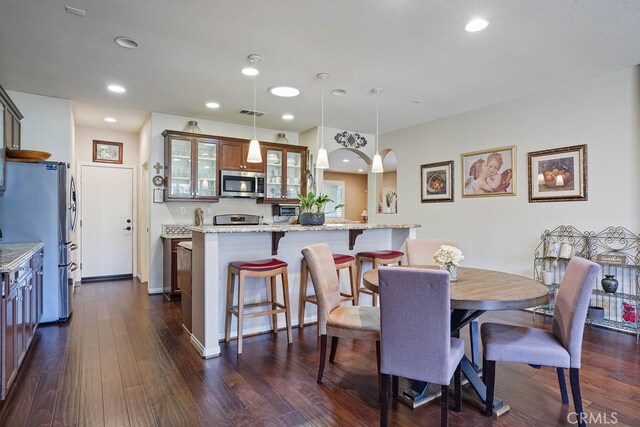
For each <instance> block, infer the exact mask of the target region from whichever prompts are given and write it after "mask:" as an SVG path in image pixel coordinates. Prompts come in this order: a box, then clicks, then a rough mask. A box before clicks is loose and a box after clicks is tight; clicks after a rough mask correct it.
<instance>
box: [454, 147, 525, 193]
mask: <svg viewBox="0 0 640 427" xmlns="http://www.w3.org/2000/svg"><path fill="white" fill-rule="evenodd" d="M515 195H516V146H515V145H512V146H509V147H500V148H492V149H489V150H482V151H474V152H472V153H463V154H462V197H484V196H515Z"/></svg>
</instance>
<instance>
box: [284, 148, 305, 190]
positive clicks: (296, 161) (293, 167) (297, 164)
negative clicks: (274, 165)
mask: <svg viewBox="0 0 640 427" xmlns="http://www.w3.org/2000/svg"><path fill="white" fill-rule="evenodd" d="M302 178H303V175H302V153H300V152H291V151H287V173H286V179H287V182H286V184H287V185H286V198H287V199H295V200H297V199H298V193H301V192H302V189H301V185H302Z"/></svg>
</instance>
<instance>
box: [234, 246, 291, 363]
mask: <svg viewBox="0 0 640 427" xmlns="http://www.w3.org/2000/svg"><path fill="white" fill-rule="evenodd" d="M287 266H288V265H287V263H286V262H284V261H281V260H279V259H277V258H270V259H262V260H259V261H232V262H230V263H229V268H228V275H227V301H226V307H227V308H226V312H225V322H224V323H225V324H224V340H225V341H226V342H229V340H230V339H231V316H232V315H235V316H236V317H237V318H238V354H242V325H243V321H244V318H245V317H253V316H268V315H270V316H271V328H272V330H273V333H274V334H277V333H278V314H279V313H284V315H285V321H286V327H287V340H288V342H289V344H291V343H292V342H293V340H292V337H291V310H290V307H291V305H290V303H289V273H288V271H287ZM236 276H238V304H237V305H234V304H233V302H234V301H233V297H234V294H235V292H234V291H235V283H236V280H235V278H236ZM278 276H281V283H282V295H283V299H284V302H282V303H281V302H278V299H277V290H276V284H277V278H278ZM247 277H250V278H260V277H264V278H265V282H266V285H267V300H266V301H260V302H256V303H252V304H245V302H244V290H245V278H247ZM261 306H266V307H267V308H268V309H267V310H260V311H251V312H245V309H252V308H254V307H261Z"/></svg>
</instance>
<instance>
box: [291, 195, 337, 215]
mask: <svg viewBox="0 0 640 427" xmlns="http://www.w3.org/2000/svg"><path fill="white" fill-rule="evenodd" d="M298 201H300V213H305V212H309V213H312V214H314V215H317V216H320V215H322V214H324V213H331V212H335V211H336V210H337V209H340V208H341V207H343V206H344V204H342V203H341V204H339V205H336V206H335V208H334V209H333V210H332V211H331V212H325V209H326V207H327V203H329V202H333V200H331V199H330V198H329V196H327V195H326V194H322V193H319V194H318V195H315V194H313V192H311V191H310V192H309V193H307V195H306V196H305V195H303V194H300V193H298Z"/></svg>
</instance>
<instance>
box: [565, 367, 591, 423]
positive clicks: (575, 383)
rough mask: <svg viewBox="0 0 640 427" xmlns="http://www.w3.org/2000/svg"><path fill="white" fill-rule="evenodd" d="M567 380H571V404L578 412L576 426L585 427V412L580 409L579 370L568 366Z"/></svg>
mask: <svg viewBox="0 0 640 427" xmlns="http://www.w3.org/2000/svg"><path fill="white" fill-rule="evenodd" d="M569 381H570V382H571V394H572V395H573V406H574V407H575V410H576V414H578V426H579V427H585V426H586V425H587V423H586V422H585V418H586V417H585V415H586V414H585V413H584V410H583V409H582V396H580V370H579V369H578V368H569Z"/></svg>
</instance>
